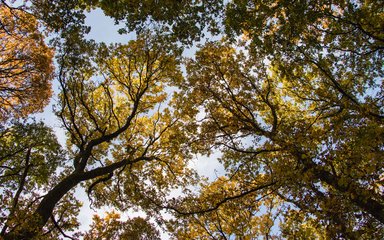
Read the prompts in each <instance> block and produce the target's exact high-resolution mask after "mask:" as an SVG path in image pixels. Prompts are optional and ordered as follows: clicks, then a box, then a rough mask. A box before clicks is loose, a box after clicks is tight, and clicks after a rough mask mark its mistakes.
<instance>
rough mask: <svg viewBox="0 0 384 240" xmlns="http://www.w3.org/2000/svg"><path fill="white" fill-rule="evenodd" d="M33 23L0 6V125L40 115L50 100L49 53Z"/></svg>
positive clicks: (20, 12) (29, 17)
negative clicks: (10, 120) (18, 118)
mask: <svg viewBox="0 0 384 240" xmlns="http://www.w3.org/2000/svg"><path fill="white" fill-rule="evenodd" d="M38 28H39V24H38V21H37V19H36V18H35V17H34V16H33V15H31V14H29V13H27V12H26V11H24V10H23V9H19V8H12V7H10V6H8V5H6V4H5V3H4V2H3V1H1V3H0V39H1V48H0V55H1V58H0V121H1V122H4V121H6V120H7V119H9V118H10V117H25V116H27V115H28V114H30V113H34V112H37V111H41V110H42V109H43V107H44V106H46V105H47V104H48V101H49V98H50V96H51V81H52V78H53V64H52V58H53V50H52V49H51V48H49V47H47V45H46V44H45V43H44V36H43V35H42V33H41V32H40V31H39V29H38Z"/></svg>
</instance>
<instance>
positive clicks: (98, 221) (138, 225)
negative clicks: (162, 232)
mask: <svg viewBox="0 0 384 240" xmlns="http://www.w3.org/2000/svg"><path fill="white" fill-rule="evenodd" d="M84 239H85V240H92V239H106V240H107V239H137V240H155V239H160V238H159V231H158V230H156V228H155V227H154V226H153V225H152V224H151V223H149V222H147V220H146V219H143V218H141V217H135V218H132V219H128V220H126V221H122V220H120V215H119V214H118V213H116V212H107V213H106V216H105V217H104V218H100V217H99V216H98V215H94V216H93V223H92V225H91V229H90V230H89V231H88V232H87V233H86V234H85V235H84Z"/></svg>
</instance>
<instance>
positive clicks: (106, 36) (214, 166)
mask: <svg viewBox="0 0 384 240" xmlns="http://www.w3.org/2000/svg"><path fill="white" fill-rule="evenodd" d="M86 25H88V26H90V27H91V31H90V33H89V34H88V35H87V38H88V39H93V40H95V41H96V42H104V43H107V44H111V43H127V42H128V41H129V40H132V39H134V37H135V34H129V35H120V34H118V32H117V31H118V29H119V28H121V27H123V26H124V25H116V24H115V22H114V20H113V19H111V18H109V17H106V16H105V15H104V14H103V12H102V11H101V10H100V9H96V10H92V11H91V12H89V13H87V18H86ZM195 51H196V48H195V47H192V48H191V49H188V50H187V51H186V52H185V53H184V56H186V57H192V56H193V55H194V52H195ZM53 86H54V92H55V95H57V94H58V91H59V90H58V84H57V82H54V83H53ZM56 99H57V98H56V97H55V96H54V97H53V98H52V100H51V103H50V104H49V105H48V106H47V107H46V108H45V111H44V112H43V113H40V114H36V118H37V119H42V120H43V121H44V122H45V123H46V124H47V125H49V126H51V127H52V128H53V129H54V131H55V133H56V135H57V137H58V139H59V142H60V143H61V144H62V145H64V144H65V132H64V130H63V129H62V128H61V127H60V122H59V121H58V119H57V118H56V116H55V115H54V114H53V112H52V109H53V105H54V104H55V102H56ZM217 157H219V154H218V153H215V154H212V155H211V156H210V157H203V156H196V157H195V158H194V160H193V161H192V162H191V164H190V166H191V167H193V168H195V169H196V170H197V171H198V172H199V174H201V175H204V176H206V177H208V178H209V179H210V180H214V179H215V178H216V177H217V176H218V175H221V174H223V172H224V170H223V167H222V166H221V164H219V162H218V161H217ZM75 195H76V196H77V198H78V199H80V200H81V201H82V202H83V207H82V208H81V211H80V213H79V222H80V223H81V226H80V230H86V229H88V228H89V225H90V224H91V222H92V216H93V215H94V214H96V213H97V214H100V215H103V213H104V212H105V211H110V210H111V209H109V208H102V209H99V210H97V211H95V210H93V209H91V208H90V207H89V204H90V203H89V201H88V197H87V195H86V193H85V191H84V190H83V189H81V188H80V187H78V188H76V193H75ZM139 215H141V213H137V212H132V211H129V212H127V213H124V214H122V218H123V219H126V218H127V217H130V218H132V217H135V216H139ZM168 238H169V237H168V236H167V235H164V234H162V239H168Z"/></svg>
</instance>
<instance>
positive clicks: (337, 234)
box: [0, 0, 384, 239]
mask: <svg viewBox="0 0 384 240" xmlns="http://www.w3.org/2000/svg"><path fill="white" fill-rule="evenodd" d="M2 8H3V9H6V10H5V11H3V12H4V13H11V12H12V8H10V6H9V5H8V4H6V3H5V2H4V1H2ZM93 8H101V9H102V10H103V11H104V13H105V14H106V15H108V16H111V17H113V18H114V19H115V20H116V22H124V23H125V24H126V28H125V29H122V30H121V33H129V32H131V31H136V33H137V39H136V40H133V41H130V42H128V43H126V44H114V45H111V46H106V45H105V44H95V43H94V42H93V41H89V40H85V39H84V35H85V34H86V33H87V32H88V30H89V28H88V27H86V26H84V18H85V15H84V11H86V10H90V9H93ZM14 11H16V10H14ZM18 11H21V10H18ZM383 12H384V4H383V3H382V2H381V1H347V0H345V1H342V0H339V1H332V2H331V1H311V0H307V1H286V0H278V1H267V0H265V1H259V0H256V1H247V0H233V1H164V2H161V1H123V0H119V1H104V0H102V1H96V0H94V1H93V0H92V1H91V0H89V1H88V0H82V1H80V0H79V1H76V0H70V1H66V3H65V4H64V3H63V1H54V0H36V1H31V3H30V6H29V7H28V8H26V7H25V8H23V11H21V12H20V14H23V15H22V16H30V17H32V16H34V18H33V19H36V20H34V21H39V22H40V24H43V25H44V26H45V28H46V29H47V31H48V30H49V31H51V34H52V38H53V39H52V41H51V43H52V46H54V47H55V48H56V56H57V69H56V73H57V74H56V81H57V82H58V83H59V85H60V93H59V95H58V101H57V102H56V103H55V110H54V112H55V114H56V115H57V117H58V119H59V120H60V122H61V126H62V128H63V129H64V130H65V132H66V139H67V144H66V146H60V145H59V144H58V143H57V140H56V139H55V136H54V134H53V132H52V130H51V129H49V128H48V127H47V126H45V125H44V124H43V123H38V122H36V121H32V120H22V119H20V116H25V115H26V114H28V113H31V112H34V111H35V109H41V106H42V105H41V103H40V102H38V101H36V103H35V104H36V106H34V107H35V108H34V107H28V106H24V105H20V106H19V107H18V109H21V110H22V111H21V110H19V111H21V112H23V113H24V114H19V115H18V114H11V115H9V117H7V118H11V120H12V121H10V122H9V123H8V124H6V125H4V126H2V128H1V135H0V144H1V145H0V184H1V191H0V198H1V203H0V204H1V212H0V214H1V216H0V217H1V218H2V219H3V220H4V221H1V222H2V223H1V224H0V226H1V227H2V231H1V236H2V237H3V238H4V239H31V238H42V239H44V238H45V237H47V236H49V237H50V238H59V237H60V235H61V236H65V237H68V235H72V237H73V238H77V237H80V236H81V235H83V236H84V238H85V239H95V238H100V239H108V238H114V239H115V238H116V239H117V238H119V239H125V238H135V239H157V238H159V232H158V230H157V229H156V228H155V226H154V224H155V222H156V223H157V225H158V227H161V228H162V229H163V230H164V229H166V230H167V231H168V233H169V234H170V235H171V236H172V237H174V238H176V239H256V238H265V239H271V238H272V239H281V238H284V239H285V238H287V239H382V238H383V237H384V230H383V229H384V200H383V199H384V186H383V183H384V161H383V160H384V159H383V156H384V154H383V151H384V141H383V139H384V126H383V121H384V109H383V99H384V95H383V94H384V89H383V76H384V73H383V71H384V69H383V60H382V59H383V57H384V56H383V55H384V14H383ZM17 13H19V12H17ZM28 14H31V15H28ZM20 16H21V15H20ZM7 19H8V18H7ZM4 21H5V20H1V23H2V24H3V22H4ZM13 21H16V22H15V23H17V20H13ZM31 23H32V24H33V26H37V25H36V24H37V22H33V21H31ZM2 26H3V25H2ZM7 29H8V28H6V27H3V31H5V30H7ZM34 31H38V29H36V28H34ZM4 34H7V33H6V32H5V33H4ZM36 34H37V35H36V36H37V37H38V38H37V39H38V40H39V41H37V40H36V39H35V41H37V42H38V43H40V45H38V46H40V47H44V48H46V49H47V51H45V54H46V55H44V56H46V58H44V59H45V63H44V64H43V65H42V66H43V67H45V68H46V69H51V68H52V66H51V62H50V57H51V55H52V52H51V50H48V48H47V47H46V46H45V45H44V44H43V43H42V35H40V33H38V32H37V33H36ZM213 35H215V36H216V37H220V38H221V40H219V41H210V40H205V41H200V45H199V46H198V47H197V50H196V53H195V56H194V57H193V58H183V57H182V53H183V49H184V48H185V47H190V46H191V45H192V44H195V43H197V41H199V40H202V39H204V36H213ZM5 36H8V35H5ZM9 36H11V35H9ZM20 38H22V39H29V34H25V35H23V36H21V37H20ZM22 41H23V40H22ZM25 41H26V40H25ZM9 43H12V41H10V40H6V39H5V38H3V37H2V38H1V44H2V46H3V45H4V46H8V48H10V47H12V46H10V45H9ZM7 44H8V45H7ZM15 46H17V45H15ZM28 46H32V45H31V44H29V45H28ZM13 48H15V47H13ZM18 51H20V52H21V53H23V54H27V53H28V54H29V55H34V54H37V55H38V54H39V53H40V52H39V51H40V50H39V51H38V50H33V51H30V50H29V49H25V48H22V49H18ZM29 55H28V56H29ZM6 57H7V58H11V57H12V53H10V55H6ZM20 66H22V65H20ZM28 66H31V68H32V69H33V72H35V71H38V72H39V73H40V74H41V75H39V74H38V75H36V76H37V77H38V79H40V78H39V77H41V76H43V77H42V79H47V80H49V78H46V76H48V75H45V74H46V72H44V71H43V72H42V71H41V70H39V66H40V65H28ZM184 69H185V71H184ZM48 73H49V72H48ZM0 74H1V72H0ZM1 79H3V78H1ZM20 79H23V80H25V79H26V78H25V77H23V78H18V77H17V76H9V77H7V78H6V80H7V81H8V82H9V83H12V82H20ZM36 81H37V80H36ZM47 86H48V85H47ZM15 87H16V88H17V87H19V88H20V89H21V88H22V85H20V86H19V85H17V86H16V85H15ZM36 89H37V90H39V91H47V89H46V88H39V87H38V86H37V88H36ZM1 96H2V95H1ZM28 96H29V95H28ZM42 97H44V99H47V96H42ZM23 98H25V100H23ZM4 99H5V98H4ZM8 99H10V98H9V97H8ZM19 99H21V100H23V101H25V102H29V101H28V98H27V96H25V97H23V96H20V98H19ZM9 101H10V102H15V101H16V100H12V101H11V100H9ZM23 101H22V102H23ZM16 103H17V102H16ZM32 105H33V102H32ZM8 109H9V107H8V106H7V105H4V104H2V105H1V113H3V112H9V110H8ZM24 109H25V110H24ZM29 109H31V110H29ZM32 109H33V110H32ZM63 149H65V150H63ZM213 153H214V154H213ZM212 155H220V158H219V161H220V162H221V164H222V165H223V166H224V169H225V173H224V175H223V176H219V177H217V178H216V179H215V180H213V181H208V180H207V179H205V178H204V177H199V176H198V175H197V174H196V172H195V170H194V169H193V168H191V164H190V161H191V160H193V159H194V158H195V157H196V156H206V157H207V159H209V157H210V156H212ZM207 161H210V160H207ZM197 164H199V162H197ZM212 172H213V169H212ZM213 174H214V173H213ZM77 186H80V187H82V188H84V189H86V191H87V193H88V196H89V197H90V198H91V200H92V204H93V206H94V207H97V208H99V207H103V206H109V207H112V208H114V209H116V210H119V211H122V212H124V211H127V210H129V209H140V210H142V211H144V212H145V213H146V215H147V217H146V218H138V217H137V218H129V219H127V220H120V215H119V214H117V213H116V212H113V211H112V212H110V213H107V214H106V216H105V218H102V217H99V216H94V219H93V220H94V222H93V224H92V225H91V229H90V230H89V231H88V232H86V233H80V232H76V229H77V227H78V225H79V223H78V219H77V217H76V212H77V211H78V210H77V209H78V208H79V207H80V206H81V203H80V202H79V201H78V200H76V198H75V197H74V189H75V187H77ZM175 192H181V194H178V195H175ZM164 213H169V214H171V215H172V217H169V216H167V217H165V216H166V215H165V214H164ZM69 232H72V233H71V234H70V233H69ZM128 236H129V237H128Z"/></svg>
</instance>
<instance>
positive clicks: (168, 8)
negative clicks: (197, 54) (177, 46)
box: [82, 0, 223, 44]
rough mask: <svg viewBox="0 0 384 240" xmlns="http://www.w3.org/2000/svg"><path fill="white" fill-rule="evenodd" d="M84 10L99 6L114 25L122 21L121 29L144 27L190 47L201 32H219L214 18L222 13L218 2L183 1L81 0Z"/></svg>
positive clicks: (141, 28)
mask: <svg viewBox="0 0 384 240" xmlns="http://www.w3.org/2000/svg"><path fill="white" fill-rule="evenodd" d="M82 2H83V4H84V5H86V6H88V7H100V8H101V9H102V10H103V11H104V13H105V14H106V15H107V16H111V17H113V18H114V19H115V21H116V22H123V23H125V25H126V28H125V29H121V30H120V32H121V33H127V32H131V31H137V32H139V33H140V32H142V31H145V30H147V29H148V28H152V30H153V29H154V28H157V29H159V32H161V33H162V34H163V35H165V34H167V35H170V36H171V37H174V38H175V39H176V40H180V41H181V42H183V43H188V44H192V43H193V42H194V41H198V40H200V39H201V37H203V36H204V31H205V32H207V31H206V30H210V33H213V34H216V33H217V31H218V30H219V26H218V23H217V19H219V17H220V16H219V15H220V14H222V12H221V10H222V8H223V2H222V1H220V0H208V1H206V0H204V1H200V0H187V1H171V0H167V1H157V0H145V1H138V0H135V1H131V0H118V1H113V2H111V1H107V0H83V1H82Z"/></svg>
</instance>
